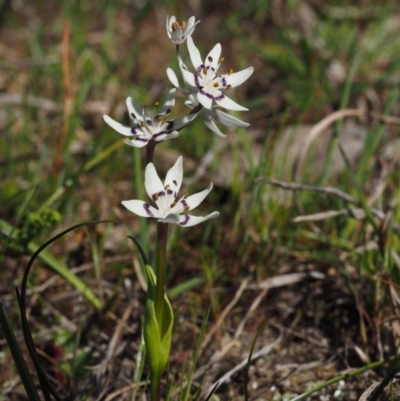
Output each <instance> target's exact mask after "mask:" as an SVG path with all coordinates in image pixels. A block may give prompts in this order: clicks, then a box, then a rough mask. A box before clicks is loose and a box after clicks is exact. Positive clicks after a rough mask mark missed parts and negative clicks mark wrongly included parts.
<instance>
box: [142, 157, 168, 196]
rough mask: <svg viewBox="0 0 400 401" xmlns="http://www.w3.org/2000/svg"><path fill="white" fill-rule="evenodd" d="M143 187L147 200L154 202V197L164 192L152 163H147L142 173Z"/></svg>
mask: <svg viewBox="0 0 400 401" xmlns="http://www.w3.org/2000/svg"><path fill="white" fill-rule="evenodd" d="M144 186H145V188H146V192H147V195H149V198H150V199H151V200H153V201H154V202H156V199H155V198H154V195H155V194H159V193H160V192H163V191H164V185H163V183H162V182H161V180H160V177H159V176H158V174H157V171H156V168H155V167H154V164H153V163H149V164H148V165H147V166H146V170H145V173H144Z"/></svg>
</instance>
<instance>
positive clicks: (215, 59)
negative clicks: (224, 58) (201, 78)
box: [204, 43, 222, 72]
mask: <svg viewBox="0 0 400 401" xmlns="http://www.w3.org/2000/svg"><path fill="white" fill-rule="evenodd" d="M221 51H222V48H221V44H220V43H217V44H216V45H215V46H214V47H213V48H212V50H211V51H210V53H208V55H207V57H206V59H205V60H204V64H205V66H206V67H208V66H209V67H210V68H211V71H213V72H216V71H217V70H218V66H219V59H220V57H221Z"/></svg>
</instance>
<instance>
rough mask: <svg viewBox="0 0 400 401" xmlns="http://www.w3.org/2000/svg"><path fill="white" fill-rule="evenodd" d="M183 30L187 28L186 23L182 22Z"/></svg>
mask: <svg viewBox="0 0 400 401" xmlns="http://www.w3.org/2000/svg"><path fill="white" fill-rule="evenodd" d="M181 27H182V29H185V28H186V21H182V25H181Z"/></svg>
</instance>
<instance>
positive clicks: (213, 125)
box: [203, 109, 226, 138]
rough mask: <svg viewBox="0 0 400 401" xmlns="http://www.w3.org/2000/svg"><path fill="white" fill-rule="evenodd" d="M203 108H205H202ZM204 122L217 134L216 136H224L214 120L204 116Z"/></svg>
mask: <svg viewBox="0 0 400 401" xmlns="http://www.w3.org/2000/svg"><path fill="white" fill-rule="evenodd" d="M203 110H205V109H203ZM204 124H205V125H206V126H207V127H208V128H209V129H210V130H211V131H212V132H214V133H215V134H217V135H218V136H220V137H221V138H225V137H226V135H224V134H223V133H222V132H221V131H220V129H219V128H218V127H217V125H216V124H215V122H214V121H213V120H211V119H210V120H207V119H205V118H204Z"/></svg>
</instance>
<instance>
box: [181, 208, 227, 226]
mask: <svg viewBox="0 0 400 401" xmlns="http://www.w3.org/2000/svg"><path fill="white" fill-rule="evenodd" d="M218 216H219V212H212V213H210V214H209V215H208V216H205V217H199V216H191V215H190V214H185V215H180V216H179V225H180V226H182V227H192V226H195V225H197V224H200V223H202V222H203V221H206V220H210V219H214V218H215V217H218Z"/></svg>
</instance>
